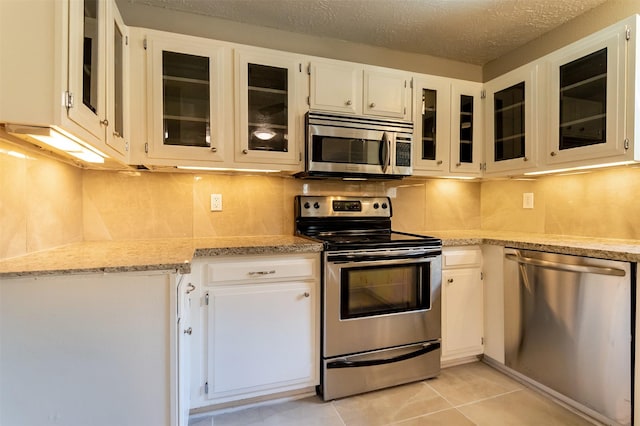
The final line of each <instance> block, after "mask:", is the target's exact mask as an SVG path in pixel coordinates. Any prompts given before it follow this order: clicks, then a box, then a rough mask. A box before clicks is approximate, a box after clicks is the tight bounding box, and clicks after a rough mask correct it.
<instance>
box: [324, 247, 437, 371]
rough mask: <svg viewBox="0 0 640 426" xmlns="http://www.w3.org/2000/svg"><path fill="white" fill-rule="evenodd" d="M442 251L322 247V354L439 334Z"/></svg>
mask: <svg viewBox="0 0 640 426" xmlns="http://www.w3.org/2000/svg"><path fill="white" fill-rule="evenodd" d="M441 275H442V270H441V255H440V254H439V251H438V253H437V254H433V253H428V250H420V249H397V250H372V251H366V252H351V253H346V252H326V253H325V288H324V333H323V347H324V357H325V358H328V357H334V356H341V355H348V354H354V353H359V352H366V351H371V350H377V349H383V348H391V347H394V346H401V345H409V344H414V343H421V342H425V341H429V340H435V339H439V338H440V336H441V331H440V285H441V279H442V278H441Z"/></svg>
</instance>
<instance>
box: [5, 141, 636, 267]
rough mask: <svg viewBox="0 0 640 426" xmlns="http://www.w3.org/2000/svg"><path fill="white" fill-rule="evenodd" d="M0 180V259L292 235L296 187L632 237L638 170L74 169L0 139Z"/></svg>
mask: <svg viewBox="0 0 640 426" xmlns="http://www.w3.org/2000/svg"><path fill="white" fill-rule="evenodd" d="M11 152H13V153H11ZM16 153H17V154H16ZM20 154H24V155H26V158H21V157H20ZM0 179H1V180H0V184H1V186H0V220H1V221H2V227H1V228H0V258H7V257H13V256H19V255H21V254H25V253H29V252H34V251H39V250H43V249H47V248H50V247H55V246H59V245H63V244H68V243H73V242H77V241H82V240H83V239H84V240H87V241H90V240H126V239H149V238H171V237H211V236H234V235H238V236H240V235H276V234H291V233H292V232H293V197H294V196H295V195H297V194H347V195H348V194H364V195H388V196H390V197H392V202H393V211H394V216H393V227H394V228H395V229H397V230H404V231H430V230H432V231H437V230H452V229H458V230H459V229H480V228H481V229H486V230H498V231H499V230H504V231H523V232H535V233H549V234H567V235H578V236H594V237H612V238H633V239H640V221H638V220H636V218H637V217H638V216H639V213H640V200H638V199H636V197H635V194H638V193H640V168H635V167H629V168H624V169H617V170H608V171H599V172H592V173H587V174H579V175H571V176H554V177H540V178H538V179H536V180H495V181H485V182H482V183H479V182H468V181H456V180H451V179H426V180H425V179H405V180H402V181H387V182H341V181H331V180H299V179H294V178H290V177H279V176H268V175H256V176H251V175H212V174H186V173H184V174H183V173H161V172H115V171H96V170H82V169H78V168H75V167H73V166H70V165H66V164H62V163H59V162H57V161H55V160H52V159H49V158H46V157H43V156H40V155H38V154H34V153H33V152H30V151H23V150H21V149H20V148H17V147H15V146H14V145H12V144H9V143H5V142H4V141H2V140H0ZM525 192H532V193H534V208H533V209H523V208H522V194H523V193H525ZM213 193H219V194H222V197H223V211H222V212H211V211H209V204H210V202H209V197H210V194H213Z"/></svg>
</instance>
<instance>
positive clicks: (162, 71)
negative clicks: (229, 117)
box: [146, 33, 225, 165]
mask: <svg viewBox="0 0 640 426" xmlns="http://www.w3.org/2000/svg"><path fill="white" fill-rule="evenodd" d="M146 46H147V91H148V93H149V101H148V129H149V135H148V140H149V142H148V146H147V149H146V151H147V152H148V156H149V157H150V158H154V159H171V160H174V163H175V164H176V165H182V162H183V161H185V160H187V161H189V160H190V161H193V162H195V164H201V165H212V164H215V163H216V162H221V161H223V160H224V152H225V147H224V132H223V120H224V118H225V116H224V110H225V108H223V99H224V98H223V90H224V83H225V80H224V69H223V65H222V63H223V55H224V54H225V48H224V47H222V46H219V45H217V44H215V43H214V42H211V41H209V40H203V39H195V38H193V37H186V36H175V35H166V34H157V33H154V34H151V35H149V36H148V37H147V38H146Z"/></svg>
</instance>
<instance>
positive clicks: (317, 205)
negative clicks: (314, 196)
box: [313, 201, 320, 209]
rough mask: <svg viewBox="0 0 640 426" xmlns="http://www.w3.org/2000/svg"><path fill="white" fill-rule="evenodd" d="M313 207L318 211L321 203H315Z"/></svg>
mask: <svg viewBox="0 0 640 426" xmlns="http://www.w3.org/2000/svg"><path fill="white" fill-rule="evenodd" d="M313 207H314V208H316V209H319V208H320V203H318V202H317V201H316V202H315V203H313Z"/></svg>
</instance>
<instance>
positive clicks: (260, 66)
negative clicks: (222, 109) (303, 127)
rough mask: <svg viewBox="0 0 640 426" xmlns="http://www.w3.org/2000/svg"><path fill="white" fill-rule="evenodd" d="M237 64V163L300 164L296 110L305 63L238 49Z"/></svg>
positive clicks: (294, 59)
mask: <svg viewBox="0 0 640 426" xmlns="http://www.w3.org/2000/svg"><path fill="white" fill-rule="evenodd" d="M234 63H235V67H236V71H235V72H234V74H235V75H236V76H237V77H238V80H237V86H236V100H237V107H238V110H237V112H236V120H237V121H236V128H237V135H236V138H237V141H238V145H237V147H236V160H237V161H240V162H265V163H268V164H271V163H280V164H282V163H284V164H293V163H297V162H298V155H297V152H298V149H297V146H296V138H295V136H296V127H297V123H296V119H295V117H296V115H295V107H296V105H297V103H296V96H297V90H296V87H297V82H298V78H299V77H298V75H299V74H301V71H302V69H301V64H300V63H299V61H297V60H296V58H294V57H293V56H292V57H289V56H286V55H282V56H280V55H277V54H275V53H274V54H273V55H271V54H264V53H263V52H255V51H250V50H246V51H245V50H237V51H236V52H235V62H234ZM299 115H300V116H302V114H299Z"/></svg>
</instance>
